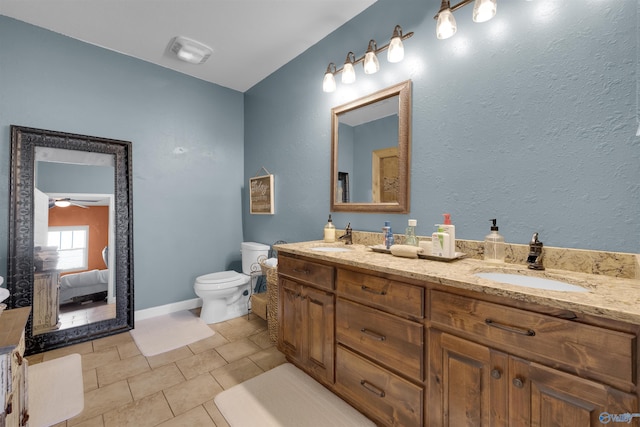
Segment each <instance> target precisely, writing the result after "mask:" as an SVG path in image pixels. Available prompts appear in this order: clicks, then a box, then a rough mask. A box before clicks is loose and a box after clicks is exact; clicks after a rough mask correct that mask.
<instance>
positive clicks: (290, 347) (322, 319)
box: [278, 256, 335, 385]
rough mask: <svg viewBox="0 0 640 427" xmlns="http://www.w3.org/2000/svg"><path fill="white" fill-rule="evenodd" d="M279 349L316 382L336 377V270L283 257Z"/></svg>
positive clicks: (328, 382) (279, 299)
mask: <svg viewBox="0 0 640 427" xmlns="http://www.w3.org/2000/svg"><path fill="white" fill-rule="evenodd" d="M278 274H279V279H278V280H279V284H280V286H279V287H280V295H279V298H278V313H279V314H278V315H279V318H280V321H279V328H280V333H279V334H278V348H279V349H280V351H282V352H283V353H284V354H285V355H286V356H287V357H288V358H289V360H290V361H291V362H293V363H294V364H295V365H297V366H298V367H300V368H301V369H303V370H304V371H305V372H307V373H308V374H309V375H311V376H312V377H314V378H315V379H316V380H318V381H320V382H322V383H324V384H326V385H331V384H333V383H334V376H335V357H334V354H335V347H334V343H335V333H334V324H335V321H334V319H335V307H334V306H335V295H334V292H333V283H334V282H333V276H334V272H333V267H330V266H326V265H323V264H319V263H313V262H309V261H305V260H299V259H295V258H290V257H285V256H280V257H279V259H278Z"/></svg>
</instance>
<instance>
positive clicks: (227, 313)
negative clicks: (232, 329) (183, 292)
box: [193, 242, 269, 324]
mask: <svg viewBox="0 0 640 427" xmlns="http://www.w3.org/2000/svg"><path fill="white" fill-rule="evenodd" d="M241 246H242V271H243V272H242V273H238V272H236V271H233V270H229V271H220V272H217V273H209V274H204V275H202V276H199V277H197V278H196V281H195V284H194V285H193V290H194V291H195V293H196V295H197V296H198V297H200V298H201V299H202V309H201V311H200V318H201V319H202V320H203V321H204V322H205V323H207V324H211V323H218V322H223V321H225V320H229V319H233V318H236V317H240V316H243V315H245V314H247V313H248V312H249V297H250V295H251V286H252V285H253V282H254V281H255V280H252V273H256V272H259V271H260V265H259V263H258V258H259V257H262V256H264V257H265V258H266V257H267V255H268V253H269V246H267V245H263V244H261V243H254V242H243V243H242V245H241ZM258 274H259V273H258ZM258 274H255V278H254V279H257V276H258Z"/></svg>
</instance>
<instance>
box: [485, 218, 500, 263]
mask: <svg viewBox="0 0 640 427" xmlns="http://www.w3.org/2000/svg"><path fill="white" fill-rule="evenodd" d="M489 221H492V222H493V225H492V226H491V233H490V234H488V235H487V236H486V237H485V238H484V260H485V261H488V262H504V246H505V245H504V237H502V236H501V235H500V234H499V233H498V226H497V225H496V219H495V218H493V219H490V220H489Z"/></svg>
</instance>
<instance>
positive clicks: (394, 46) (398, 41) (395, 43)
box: [387, 36, 404, 62]
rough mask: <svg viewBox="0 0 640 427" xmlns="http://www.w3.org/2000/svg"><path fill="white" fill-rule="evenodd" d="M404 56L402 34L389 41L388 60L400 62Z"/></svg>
mask: <svg viewBox="0 0 640 427" xmlns="http://www.w3.org/2000/svg"><path fill="white" fill-rule="evenodd" d="M403 58H404V46H403V45H402V38H400V36H397V37H394V38H392V39H391V43H389V50H388V51H387V61H389V62H400V61H402V59H403Z"/></svg>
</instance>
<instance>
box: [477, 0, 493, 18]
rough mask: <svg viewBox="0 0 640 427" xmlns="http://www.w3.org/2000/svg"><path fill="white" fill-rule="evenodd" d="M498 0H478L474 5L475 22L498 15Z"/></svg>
mask: <svg viewBox="0 0 640 427" xmlns="http://www.w3.org/2000/svg"><path fill="white" fill-rule="evenodd" d="M497 7H498V5H497V4H496V0H476V2H475V3H474V5H473V22H486V21H488V20H489V19H491V18H493V17H494V16H496V8H497Z"/></svg>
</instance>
